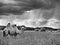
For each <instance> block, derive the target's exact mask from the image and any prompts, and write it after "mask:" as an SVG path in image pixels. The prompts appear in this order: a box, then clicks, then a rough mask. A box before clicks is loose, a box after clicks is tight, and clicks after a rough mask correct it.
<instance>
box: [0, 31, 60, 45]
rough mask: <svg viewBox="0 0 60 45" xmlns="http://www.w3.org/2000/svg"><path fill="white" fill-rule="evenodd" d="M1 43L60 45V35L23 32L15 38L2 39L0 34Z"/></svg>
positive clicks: (11, 44) (5, 44) (9, 44)
mask: <svg viewBox="0 0 60 45" xmlns="http://www.w3.org/2000/svg"><path fill="white" fill-rule="evenodd" d="M1 41H2V43H4V44H3V45H60V33H51V32H24V33H23V34H21V35H18V36H17V37H11V36H10V37H7V38H3V36H2V32H1V33H0V43H1ZM0 45H2V44H0Z"/></svg>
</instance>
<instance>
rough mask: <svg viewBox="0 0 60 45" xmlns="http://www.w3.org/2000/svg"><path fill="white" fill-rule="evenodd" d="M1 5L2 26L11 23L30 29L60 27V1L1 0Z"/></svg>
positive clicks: (0, 19)
mask: <svg viewBox="0 0 60 45" xmlns="http://www.w3.org/2000/svg"><path fill="white" fill-rule="evenodd" d="M37 2H38V3H37ZM47 2H48V3H47ZM0 3H1V5H0V25H7V23H8V22H10V23H11V24H17V25H26V26H30V27H31V26H32V27H37V26H51V27H52V26H53V27H54V26H55V25H56V27H59V26H60V1H59V0H37V1H34V0H32V1H31V0H26V1H24V0H18V1H17V0H1V1H0ZM57 20H58V21H57Z"/></svg>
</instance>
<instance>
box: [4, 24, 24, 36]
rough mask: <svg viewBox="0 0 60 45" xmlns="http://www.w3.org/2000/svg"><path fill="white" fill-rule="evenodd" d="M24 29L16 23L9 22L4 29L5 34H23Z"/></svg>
mask: <svg viewBox="0 0 60 45" xmlns="http://www.w3.org/2000/svg"><path fill="white" fill-rule="evenodd" d="M22 33H23V30H18V28H17V26H16V25H10V23H8V25H7V26H6V28H5V29H4V31H3V36H8V35H10V36H17V35H18V34H22Z"/></svg>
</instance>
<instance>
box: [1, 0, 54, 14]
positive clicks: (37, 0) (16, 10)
mask: <svg viewBox="0 0 60 45" xmlns="http://www.w3.org/2000/svg"><path fill="white" fill-rule="evenodd" d="M15 1H16V0H15ZM16 2H17V4H4V5H3V3H1V4H0V6H1V7H0V15H4V14H5V15H7V13H11V14H14V15H20V14H22V13H24V11H27V10H28V11H29V10H33V9H40V8H42V9H51V8H54V7H55V6H54V5H55V3H54V0H45V1H42V0H29V1H28V0H17V1H16ZM2 5H3V6H2ZM16 6H17V7H16Z"/></svg>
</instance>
